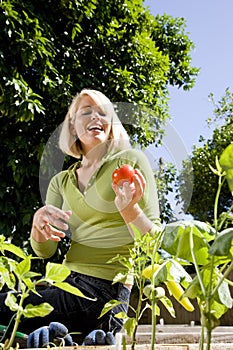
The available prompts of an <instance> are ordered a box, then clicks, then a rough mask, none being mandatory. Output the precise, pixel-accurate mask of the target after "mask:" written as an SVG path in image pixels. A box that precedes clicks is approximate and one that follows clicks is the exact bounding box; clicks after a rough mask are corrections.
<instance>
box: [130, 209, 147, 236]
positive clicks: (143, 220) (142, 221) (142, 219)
mask: <svg viewBox="0 0 233 350" xmlns="http://www.w3.org/2000/svg"><path fill="white" fill-rule="evenodd" d="M133 226H136V227H137V229H138V230H139V231H140V232H141V233H142V234H143V235H144V234H145V233H147V232H150V230H151V229H152V227H153V222H152V221H151V220H150V219H148V217H147V216H146V214H145V213H144V212H143V211H142V210H141V212H140V213H139V214H138V215H137V217H136V218H135V219H134V220H132V221H130V222H129V223H128V227H129V228H130V232H131V233H132V231H133Z"/></svg>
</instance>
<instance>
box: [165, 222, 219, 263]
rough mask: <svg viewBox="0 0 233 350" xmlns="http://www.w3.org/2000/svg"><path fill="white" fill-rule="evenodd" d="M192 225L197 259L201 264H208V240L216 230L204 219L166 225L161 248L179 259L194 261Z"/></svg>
mask: <svg viewBox="0 0 233 350" xmlns="http://www.w3.org/2000/svg"><path fill="white" fill-rule="evenodd" d="M191 227H192V232H193V240H194V249H195V256H196V259H197V261H198V263H199V264H201V265H202V264H206V263H207V261H208V249H209V243H208V242H210V241H212V240H213V239H214V235H215V230H214V229H213V228H212V227H211V225H209V224H207V223H204V222H202V221H198V220H187V221H185V220H184V221H176V222H174V223H170V224H168V225H166V226H165V228H164V236H163V241H162V245H161V248H162V249H164V250H165V251H167V252H168V253H170V254H171V255H173V256H175V257H178V258H179V259H183V260H187V261H189V262H192V261H193V258H192V254H191V249H190V230H191Z"/></svg>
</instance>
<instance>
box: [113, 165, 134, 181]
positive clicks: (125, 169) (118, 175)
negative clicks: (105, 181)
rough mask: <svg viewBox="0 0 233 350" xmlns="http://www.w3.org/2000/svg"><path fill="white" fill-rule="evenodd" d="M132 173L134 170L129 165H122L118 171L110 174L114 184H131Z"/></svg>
mask: <svg viewBox="0 0 233 350" xmlns="http://www.w3.org/2000/svg"><path fill="white" fill-rule="evenodd" d="M134 173H135V171H134V168H133V167H132V166H131V165H129V164H124V165H122V166H121V167H120V168H119V169H116V170H114V172H113V173H112V181H113V183H114V184H119V183H120V182H121V183H122V182H124V181H128V182H130V183H132V182H133V175H134Z"/></svg>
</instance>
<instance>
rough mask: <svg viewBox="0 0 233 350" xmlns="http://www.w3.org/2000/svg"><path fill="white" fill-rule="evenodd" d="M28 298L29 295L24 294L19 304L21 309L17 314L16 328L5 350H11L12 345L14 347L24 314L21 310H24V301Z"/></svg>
mask: <svg viewBox="0 0 233 350" xmlns="http://www.w3.org/2000/svg"><path fill="white" fill-rule="evenodd" d="M26 297H27V294H26V295H24V294H22V295H21V299H20V302H19V308H18V311H17V313H16V317H15V323H14V328H13V330H12V333H11V336H10V339H9V341H8V342H7V344H6V347H4V350H9V349H10V348H11V347H12V345H13V342H14V340H15V336H16V332H17V329H18V327H19V323H20V319H21V316H22V312H21V311H20V310H23V307H22V306H23V301H24V299H25V298H26Z"/></svg>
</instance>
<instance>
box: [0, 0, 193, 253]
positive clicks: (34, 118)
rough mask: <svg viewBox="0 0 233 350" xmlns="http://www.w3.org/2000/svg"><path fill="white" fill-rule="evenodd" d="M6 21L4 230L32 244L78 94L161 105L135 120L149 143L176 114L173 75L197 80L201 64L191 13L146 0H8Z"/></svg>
mask: <svg viewBox="0 0 233 350" xmlns="http://www.w3.org/2000/svg"><path fill="white" fill-rule="evenodd" d="M0 25H1V32H0V40H1V54H0V71H1V74H0V79H1V80H0V91H1V95H0V113H1V117H0V134H1V155H0V158H1V164H2V167H1V183H0V198H1V202H0V211H1V220H0V231H1V232H2V233H3V234H4V235H5V236H6V237H8V236H11V237H12V239H13V242H14V243H15V244H18V245H23V246H24V247H25V249H29V250H30V247H29V244H28V235H29V231H30V227H31V222H32V216H33V213H34V211H35V210H36V209H37V208H38V207H40V206H41V204H42V200H41V195H40V191H39V166H40V158H41V155H42V152H43V149H44V145H45V144H46V142H47V141H48V139H49V137H50V135H51V133H52V132H53V131H54V130H55V129H56V127H58V126H59V125H60V123H61V122H62V121H63V119H64V116H65V114H66V112H67V107H68V105H69V103H70V102H71V99H72V98H73V96H74V95H75V94H76V93H77V92H78V91H80V90H81V89H82V88H84V87H87V88H94V89H99V90H102V91H103V92H104V93H105V94H106V95H107V96H108V97H109V98H110V99H111V100H112V101H115V102H119V101H120V102H127V103H130V104H137V105H139V106H142V108H143V106H145V107H146V108H147V109H149V110H150V111H151V110H153V113H151V112H150V113H149V114H148V115H149V117H148V118H147V120H145V118H140V116H141V115H140V113H139V114H138V117H137V118H135V123H129V124H128V125H126V128H127V129H128V131H129V133H130V134H131V137H132V139H135V140H137V141H139V142H140V143H141V144H142V145H147V144H149V143H152V142H155V141H157V142H158V140H159V137H161V136H160V135H162V125H163V123H164V122H165V121H166V119H167V118H168V117H169V113H168V98H169V94H168V84H172V85H174V86H176V85H177V86H179V87H184V88H186V89H188V88H191V87H192V85H193V82H194V80H195V77H196V75H197V73H198V70H197V69H196V68H195V67H192V66H191V62H190V51H191V49H192V48H193V44H192V42H191V40H189V38H188V36H187V34H186V32H185V23H184V21H183V20H179V19H177V20H174V19H172V18H171V17H167V16H166V17H164V18H163V17H162V16H161V17H158V18H154V17H153V16H152V15H151V14H150V12H149V10H148V9H145V8H144V7H143V3H142V0H136V1H134V2H132V1H129V0H107V1H106V0H80V1H77V0H58V1H57V0H33V1H31V0H21V1H18V0H5V1H4V0H2V1H1V3H0ZM166 33H167V34H166ZM181 48H182V50H181ZM176 57H177V59H176ZM155 125H156V126H157V129H156V130H157V131H156V130H155V127H154V126H155ZM58 152H59V151H58Z"/></svg>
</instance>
